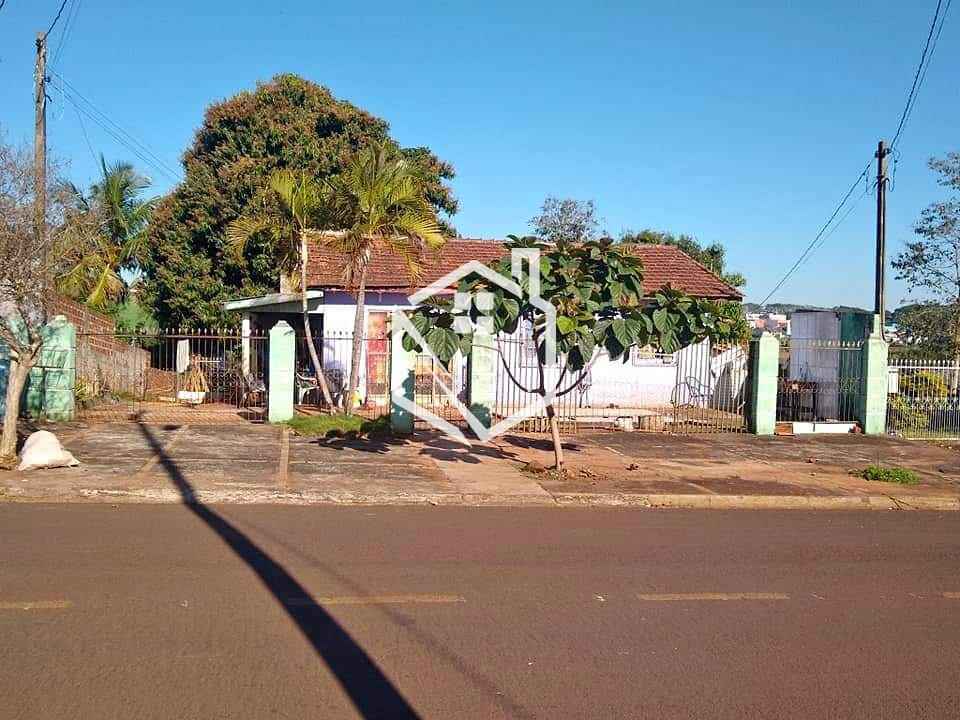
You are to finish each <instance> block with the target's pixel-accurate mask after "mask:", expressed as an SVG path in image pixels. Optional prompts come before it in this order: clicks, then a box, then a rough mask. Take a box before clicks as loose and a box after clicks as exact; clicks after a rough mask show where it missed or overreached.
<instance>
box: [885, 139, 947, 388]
mask: <svg viewBox="0 0 960 720" xmlns="http://www.w3.org/2000/svg"><path fill="white" fill-rule="evenodd" d="M930 168H931V169H932V170H934V171H935V172H936V173H937V174H938V175H939V178H938V180H937V182H938V183H939V184H940V185H943V186H944V187H947V188H950V189H951V190H953V191H954V194H953V196H952V197H949V198H948V199H946V200H942V201H940V202H935V203H933V204H932V205H930V206H929V207H927V208H926V209H925V210H924V211H923V213H922V214H921V215H920V220H919V221H918V222H917V225H916V227H915V232H916V234H917V239H916V240H914V241H912V242H908V243H906V248H905V249H904V250H903V251H902V252H901V253H900V254H899V255H897V257H896V258H894V260H893V268H894V269H895V270H896V271H897V279H898V280H904V281H905V282H906V283H907V288H908V289H909V290H910V291H911V292H919V293H921V294H922V295H925V296H926V298H925V299H927V300H932V301H933V302H932V303H926V304H923V305H919V306H917V308H916V309H915V311H914V312H912V313H911V315H912V317H911V318H909V319H910V320H911V321H917V322H916V323H914V322H908V323H907V324H908V325H910V326H913V325H917V326H919V328H920V329H919V332H917V330H916V329H915V330H914V333H913V334H915V337H914V338H912V340H913V341H914V342H915V343H917V344H920V345H923V346H924V347H925V349H927V350H928V351H932V352H933V353H936V354H938V355H940V354H947V353H949V354H950V355H952V357H953V359H954V360H956V361H957V362H960V153H957V152H954V153H950V154H949V155H947V157H946V158H943V159H933V160H931V161H930ZM924 315H926V316H932V317H933V318H934V319H935V320H936V323H935V324H936V325H937V326H938V327H937V328H934V329H931V328H930V327H929V325H930V324H929V322H924V319H923V316H924ZM924 326H926V327H924ZM935 330H939V331H938V332H937V331H935ZM944 330H945V331H946V332H944ZM916 335H919V337H916ZM934 341H936V342H934ZM954 385H956V381H954Z"/></svg>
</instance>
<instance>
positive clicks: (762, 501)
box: [554, 493, 960, 511]
mask: <svg viewBox="0 0 960 720" xmlns="http://www.w3.org/2000/svg"><path fill="white" fill-rule="evenodd" d="M554 499H555V500H556V501H557V504H558V505H563V506H578V505H579V506H585V507H599V506H607V507H619V506H625V507H646V508H677V509H691V510H937V511H957V510H960V498H957V497H950V496H944V497H929V496H925V495H902V496H893V495H839V496H824V495H670V494H658V495H640V494H631V493H621V494H613V495H611V494H604V495H601V494H593V495H591V494H588V493H554Z"/></svg>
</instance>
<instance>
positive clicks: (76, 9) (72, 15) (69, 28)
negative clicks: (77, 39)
mask: <svg viewBox="0 0 960 720" xmlns="http://www.w3.org/2000/svg"><path fill="white" fill-rule="evenodd" d="M69 2H70V3H71V4H70V9H69V10H68V11H67V20H66V22H65V23H64V24H63V31H62V32H61V33H60V40H59V41H58V42H57V49H56V50H54V52H53V61H52V62H51V63H50V65H51V66H53V67H56V65H57V62H58V61H59V60H60V53H61V52H62V51H63V48H64V47H65V46H66V44H67V39H68V38H69V36H70V33H71V32H73V27H74V23H75V21H76V19H77V15H79V14H80V5H81V4H82V2H83V0H69Z"/></svg>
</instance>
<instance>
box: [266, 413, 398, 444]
mask: <svg viewBox="0 0 960 720" xmlns="http://www.w3.org/2000/svg"><path fill="white" fill-rule="evenodd" d="M285 424H286V425H287V426H288V427H289V428H290V429H291V430H293V431H294V432H295V433H297V435H304V436H306V437H328V438H336V437H346V438H359V437H365V436H369V435H389V434H390V417H389V416H388V415H381V416H380V417H378V418H376V419H375V420H369V419H367V418H363V417H360V416H359V415H340V414H338V415H295V416H294V417H293V419H292V420H290V421H288V422H287V423H285Z"/></svg>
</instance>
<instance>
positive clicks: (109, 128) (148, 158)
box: [53, 72, 183, 182]
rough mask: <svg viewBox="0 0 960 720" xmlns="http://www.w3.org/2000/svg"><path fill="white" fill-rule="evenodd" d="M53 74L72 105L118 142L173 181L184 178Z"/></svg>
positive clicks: (56, 74)
mask: <svg viewBox="0 0 960 720" xmlns="http://www.w3.org/2000/svg"><path fill="white" fill-rule="evenodd" d="M53 75H54V76H55V80H56V82H57V84H58V86H59V89H60V91H61V93H63V95H64V97H65V98H66V99H67V100H68V101H69V102H70V103H71V104H72V105H74V107H76V108H77V109H79V110H80V111H81V112H83V113H84V114H85V115H86V116H87V117H88V118H90V119H91V120H92V121H93V122H95V123H96V124H97V125H99V126H100V127H101V128H102V129H103V130H104V131H105V132H107V133H108V134H109V135H110V136H111V137H113V138H114V139H115V140H116V141H117V142H119V143H120V144H121V145H123V146H124V147H126V148H127V149H128V150H130V151H131V152H132V153H134V155H136V156H137V157H138V158H140V160H142V161H143V162H144V163H146V164H147V165H149V166H150V167H152V168H153V169H155V170H157V171H158V172H160V173H161V174H163V175H165V176H166V177H167V178H168V179H170V180H172V181H173V182H180V181H181V180H182V179H183V177H182V175H181V174H180V173H179V172H178V171H177V170H174V169H173V168H172V167H171V166H170V165H168V164H167V163H166V162H165V161H164V160H163V159H162V158H160V156H158V155H157V154H156V153H154V152H153V151H152V150H151V149H150V148H149V147H147V146H146V145H145V144H144V143H142V142H140V141H139V140H137V138H135V137H134V136H133V135H132V134H131V133H130V132H128V131H127V130H125V129H124V128H123V127H121V126H120V125H119V124H117V123H116V122H114V121H113V120H112V119H111V118H110V116H109V115H107V114H106V113H105V112H104V111H103V110H100V109H99V108H98V107H97V106H96V105H94V104H93V102H92V101H90V100H88V99H87V98H86V97H84V96H83V94H82V93H80V91H79V90H77V89H76V88H75V87H74V86H73V85H71V84H70V82H69V81H68V80H66V79H65V78H64V77H63V76H62V75H60V73H57V72H54V73H53Z"/></svg>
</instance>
